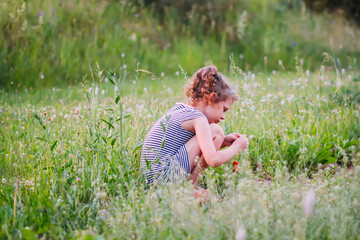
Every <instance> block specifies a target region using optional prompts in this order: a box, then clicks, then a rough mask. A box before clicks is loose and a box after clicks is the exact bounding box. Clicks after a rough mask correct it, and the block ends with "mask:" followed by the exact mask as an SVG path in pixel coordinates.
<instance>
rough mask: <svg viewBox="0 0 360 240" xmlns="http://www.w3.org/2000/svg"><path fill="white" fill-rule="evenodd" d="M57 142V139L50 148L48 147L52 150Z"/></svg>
mask: <svg viewBox="0 0 360 240" xmlns="http://www.w3.org/2000/svg"><path fill="white" fill-rule="evenodd" d="M57 142H58V140H56V141H55V142H54V143H53V145H52V146H51V148H50V149H51V151H52V150H54V147H55V146H56V144H57Z"/></svg>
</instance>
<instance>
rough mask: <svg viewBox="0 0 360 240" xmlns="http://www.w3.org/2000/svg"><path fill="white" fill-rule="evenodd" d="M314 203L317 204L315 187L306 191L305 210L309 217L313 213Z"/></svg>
mask: <svg viewBox="0 0 360 240" xmlns="http://www.w3.org/2000/svg"><path fill="white" fill-rule="evenodd" d="M314 205H315V192H314V190H313V189H310V190H309V191H308V192H307V193H306V195H305V199H304V210H305V215H306V216H307V217H309V216H311V215H312V213H313V208H314Z"/></svg>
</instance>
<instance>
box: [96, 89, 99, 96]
mask: <svg viewBox="0 0 360 240" xmlns="http://www.w3.org/2000/svg"><path fill="white" fill-rule="evenodd" d="M98 93H99V88H98V87H96V88H95V95H98Z"/></svg>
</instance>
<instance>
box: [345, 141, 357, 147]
mask: <svg viewBox="0 0 360 240" xmlns="http://www.w3.org/2000/svg"><path fill="white" fill-rule="evenodd" d="M358 142H359V140H352V141H349V142H347V143H346V144H345V146H344V149H347V148H348V147H351V146H355V145H356V144H358Z"/></svg>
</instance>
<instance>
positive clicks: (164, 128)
mask: <svg viewBox="0 0 360 240" xmlns="http://www.w3.org/2000/svg"><path fill="white" fill-rule="evenodd" d="M160 125H161V127H162V129H163V132H164V133H165V132H166V127H165V125H164V124H163V123H162V122H161V121H160Z"/></svg>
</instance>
